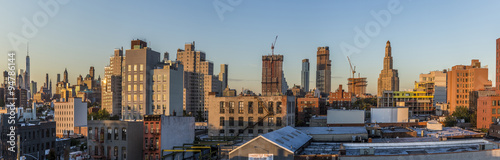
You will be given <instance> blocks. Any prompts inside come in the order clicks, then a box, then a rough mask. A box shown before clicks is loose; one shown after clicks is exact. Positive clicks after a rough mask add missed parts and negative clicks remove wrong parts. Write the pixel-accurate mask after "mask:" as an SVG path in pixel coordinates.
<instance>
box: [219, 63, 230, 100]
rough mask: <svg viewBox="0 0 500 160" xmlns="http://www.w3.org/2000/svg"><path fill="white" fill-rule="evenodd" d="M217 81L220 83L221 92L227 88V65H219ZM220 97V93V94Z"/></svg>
mask: <svg viewBox="0 0 500 160" xmlns="http://www.w3.org/2000/svg"><path fill="white" fill-rule="evenodd" d="M219 81H221V83H222V85H221V90H224V89H226V88H227V87H228V84H227V64H220V73H219ZM220 94H221V95H222V93H220Z"/></svg>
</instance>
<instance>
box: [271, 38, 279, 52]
mask: <svg viewBox="0 0 500 160" xmlns="http://www.w3.org/2000/svg"><path fill="white" fill-rule="evenodd" d="M276 40H278V35H276V38H275V39H274V43H271V54H272V55H274V46H275V45H276Z"/></svg>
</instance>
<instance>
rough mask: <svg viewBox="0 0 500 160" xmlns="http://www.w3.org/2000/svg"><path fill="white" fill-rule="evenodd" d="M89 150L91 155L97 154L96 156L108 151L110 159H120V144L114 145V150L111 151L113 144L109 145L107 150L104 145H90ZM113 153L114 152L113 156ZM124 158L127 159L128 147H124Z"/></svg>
mask: <svg viewBox="0 0 500 160" xmlns="http://www.w3.org/2000/svg"><path fill="white" fill-rule="evenodd" d="M89 152H91V153H90V155H96V156H104V153H108V154H107V157H108V159H114V160H118V159H119V158H118V155H119V153H118V146H114V147H113V150H112V151H111V146H108V147H107V151H106V152H105V151H104V146H91V145H89ZM111 153H113V156H111ZM121 153H122V158H121V159H123V160H126V159H127V148H126V147H122V152H121Z"/></svg>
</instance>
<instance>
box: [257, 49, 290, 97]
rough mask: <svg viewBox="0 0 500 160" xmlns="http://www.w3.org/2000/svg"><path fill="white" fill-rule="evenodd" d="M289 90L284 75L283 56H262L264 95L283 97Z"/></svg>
mask: <svg viewBox="0 0 500 160" xmlns="http://www.w3.org/2000/svg"><path fill="white" fill-rule="evenodd" d="M287 89H288V86H286V82H285V76H284V74H283V55H265V56H262V95H263V96H276V95H283V94H285V93H286V90H287Z"/></svg>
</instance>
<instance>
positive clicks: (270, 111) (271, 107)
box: [267, 102, 274, 113]
mask: <svg viewBox="0 0 500 160" xmlns="http://www.w3.org/2000/svg"><path fill="white" fill-rule="evenodd" d="M267 111H268V112H269V113H274V107H273V102H268V106H267Z"/></svg>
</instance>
